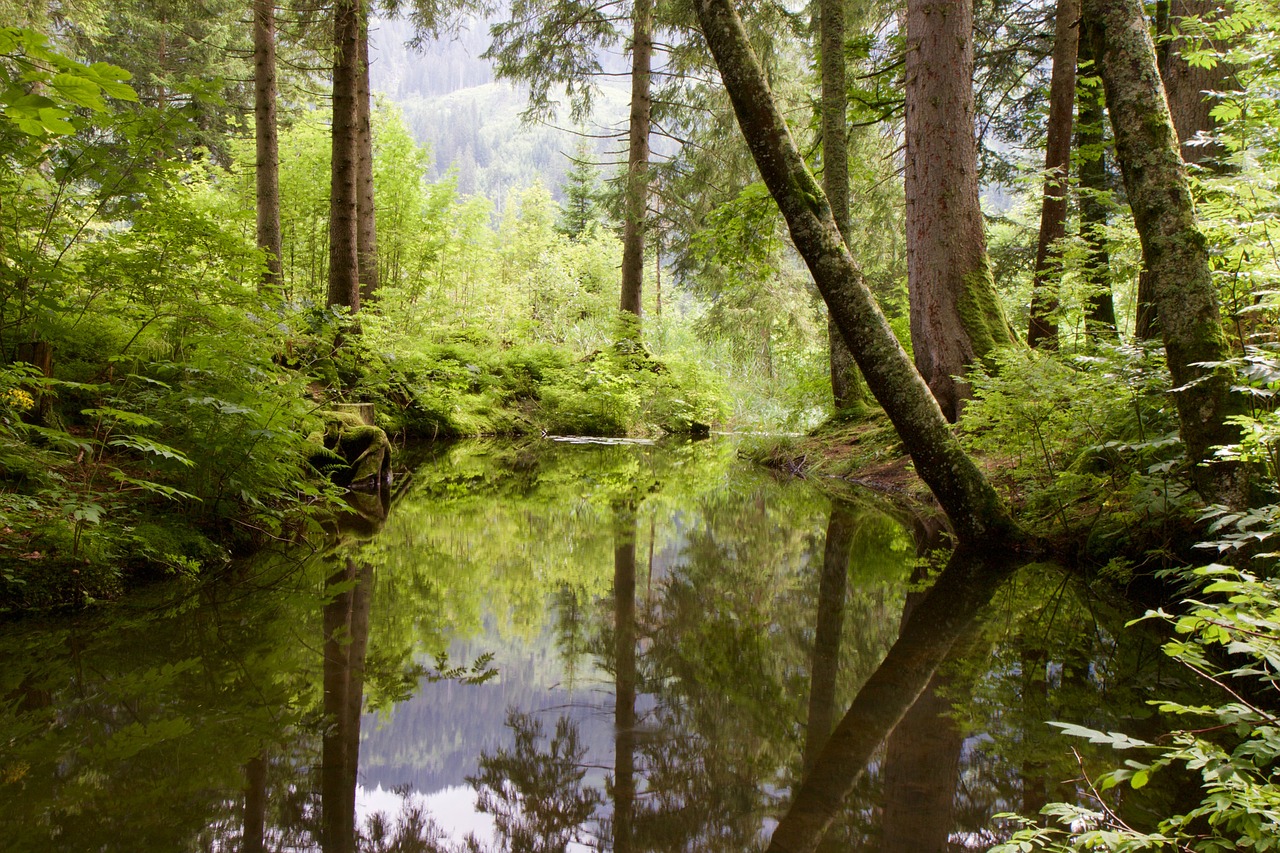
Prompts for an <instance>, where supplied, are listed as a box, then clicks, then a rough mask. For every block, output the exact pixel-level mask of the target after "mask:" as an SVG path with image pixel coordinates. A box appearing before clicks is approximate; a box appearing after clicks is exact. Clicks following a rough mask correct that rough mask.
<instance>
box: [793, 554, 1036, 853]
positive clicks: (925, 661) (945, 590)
mask: <svg viewBox="0 0 1280 853" xmlns="http://www.w3.org/2000/svg"><path fill="white" fill-rule="evenodd" d="M1015 556H1016V555H1014V554H1010V555H1009V556H1008V557H1005V556H1004V555H1003V554H1001V553H996V554H994V555H993V556H992V559H990V560H983V559H980V558H979V557H978V556H976V555H975V554H973V553H972V551H971V550H970V549H968V548H965V547H962V548H961V549H960V550H957V551H956V552H955V553H954V554H953V555H952V557H951V560H950V561H949V562H948V564H947V567H946V569H944V570H943V572H942V573H941V574H940V575H938V579H937V581H936V582H935V583H934V585H933V588H932V589H931V590H930V591H929V593H928V595H926V596H925V597H924V598H923V599H922V600H921V601H920V602H919V603H918V604H917V605H916V607H915V608H914V610H913V611H912V614H911V620H910V622H908V623H907V625H906V627H905V629H904V630H903V631H902V634H901V635H900V636H899V637H898V641H897V642H896V643H894V644H893V648H891V649H890V650H889V654H888V655H887V656H886V657H885V659H884V662H883V663H881V664H880V666H879V668H878V669H876V671H875V672H874V673H873V674H872V676H871V678H870V679H868V680H867V683H866V684H865V685H863V687H862V689H861V690H860V691H858V695H857V696H856V697H855V698H854V700H853V705H852V706H851V707H850V708H849V711H848V713H846V714H845V715H844V718H843V719H842V720H841V721H840V723H839V725H837V726H836V728H835V731H833V732H832V733H831V738H830V740H828V741H827V745H826V746H825V747H824V748H823V750H822V752H821V754H820V755H819V756H818V758H817V760H816V761H815V762H814V766H813V770H812V771H811V772H810V773H809V774H808V775H807V776H806V777H805V780H804V782H803V783H802V784H801V785H800V787H799V790H797V791H796V794H795V797H794V799H793V800H792V803H791V809H790V810H789V811H788V812H787V814H786V816H785V817H783V819H782V822H781V823H779V824H778V828H777V830H775V831H774V834H773V839H772V841H771V842H770V844H769V850H770V851H772V853H802V851H803V853H809V851H813V850H816V849H817V847H818V844H819V843H820V842H821V841H822V837H823V836H824V835H825V834H826V832H827V829H828V828H829V827H830V826H831V823H832V821H833V820H834V819H835V816H836V814H837V813H838V812H839V810H840V809H841V807H842V805H843V803H844V802H845V800H846V799H847V798H848V796H849V793H850V792H851V791H852V790H853V787H854V784H855V783H856V782H857V781H858V777H859V776H861V775H862V772H863V770H864V769H865V767H866V765H867V762H868V761H870V759H871V756H872V753H874V752H875V749H876V747H878V746H879V745H880V744H881V743H882V742H883V741H884V739H885V737H886V736H888V734H889V732H891V731H892V730H893V728H894V726H895V725H897V723H898V721H899V720H901V719H902V718H903V716H905V715H906V713H907V711H908V710H910V708H911V706H912V705H913V704H915V701H916V699H917V698H919V696H920V694H921V693H923V692H924V690H925V689H926V687H927V686H928V684H929V682H930V680H932V678H933V675H934V673H935V672H936V671H937V669H938V667H939V666H940V665H941V663H942V662H943V660H944V659H945V658H946V657H947V655H948V653H950V651H951V649H952V647H953V645H955V643H956V642H957V641H958V640H960V639H961V637H962V636H963V635H964V634H965V633H966V630H967V629H968V628H969V626H970V625H971V624H973V622H974V620H975V618H976V617H977V616H978V614H979V613H980V612H981V611H982V610H983V609H984V608H985V607H986V606H987V604H988V603H989V602H990V601H991V597H992V595H994V594H995V591H996V589H997V588H998V587H999V586H1000V585H1001V584H1002V583H1003V582H1004V581H1005V579H1007V578H1008V577H1009V575H1010V574H1011V573H1012V572H1013V571H1014V568H1015V566H1014V564H1013V563H1012V562H1011V559H1010V558H1012V557H1015Z"/></svg>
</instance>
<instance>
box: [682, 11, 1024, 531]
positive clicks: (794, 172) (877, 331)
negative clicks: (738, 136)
mask: <svg viewBox="0 0 1280 853" xmlns="http://www.w3.org/2000/svg"><path fill="white" fill-rule="evenodd" d="M696 9H697V13H698V20H699V23H700V26H701V27H702V32H703V35H704V36H705V38H706V40H707V45H708V47H710V49H711V53H712V55H713V56H714V57H715V61H716V65H717V66H718V67H719V69H720V76H721V78H722V79H723V81H724V85H725V88H726V89H727V90H728V92H729V97H730V99H731V100H732V101H733V108H734V112H735V113H736V114H737V117H738V124H739V126H740V127H741V129H742V133H743V136H744V137H745V138H746V141H747V145H748V147H749V148H750V149H751V155H752V157H753V158H754V159H755V162H756V167H757V168H758V169H759V170H760V175H761V177H762V178H763V179H764V182H765V185H766V186H768V188H769V192H770V193H771V194H772V195H773V198H774V200H775V201H776V202H777V203H778V207H779V209H780V210H781V211H782V214H783V216H784V217H785V218H786V220H787V225H788V227H789V228H790V231H791V239H792V241H793V243H794V244H795V247H796V249H797V250H798V251H799V252H800V254H801V256H802V257H803V258H804V259H805V263H806V264H808V266H809V271H810V273H812V275H813V279H814V281H815V282H816V283H817V286H818V290H819V291H820V292H821V293H822V296H823V299H825V300H826V302H827V308H828V309H829V310H830V311H831V314H832V315H833V316H834V317H835V318H836V325H838V326H839V327H840V332H841V334H843V336H844V339H845V341H846V342H847V343H848V344H849V347H850V349H851V350H853V354H854V357H855V358H856V359H857V361H858V367H860V368H861V369H862V375H863V376H864V377H866V380H867V386H868V387H869V388H870V389H871V393H872V394H874V395H875V398H876V400H877V401H878V402H879V403H880V405H881V406H883V407H884V410H885V412H886V413H887V414H888V416H889V419H890V420H891V421H892V422H893V425H894V427H895V428H896V429H897V431H898V435H899V436H900V437H901V438H902V442H903V444H904V445H905V446H906V448H907V451H908V452H909V453H910V454H911V458H912V460H913V461H914V462H915V466H916V471H917V472H918V473H919V474H920V477H921V478H922V479H923V480H924V481H925V483H927V484H928V485H929V487H930V488H931V489H932V490H933V493H934V495H935V496H936V497H937V498H938V502H939V503H940V504H941V505H942V508H943V510H944V511H945V512H946V513H947V516H948V518H949V519H950V520H951V524H952V526H953V528H954V529H955V531H956V534H957V536H959V538H960V539H961V541H964V542H977V541H984V542H986V543H988V546H989V547H993V548H999V547H1006V546H1010V545H1013V544H1015V543H1016V542H1020V541H1021V538H1020V534H1019V532H1018V530H1017V528H1016V526H1015V525H1014V524H1013V521H1012V520H1011V518H1010V516H1009V513H1008V510H1007V509H1006V507H1005V506H1004V504H1003V502H1002V501H1001V500H1000V498H999V496H998V495H997V494H996V492H995V490H994V489H993V488H992V487H991V484H990V483H989V482H988V481H987V479H986V478H985V477H984V476H983V475H982V472H981V471H979V470H978V468H977V466H976V465H974V463H973V460H972V459H970V458H969V457H968V456H967V455H966V454H965V452H964V450H962V449H961V447H960V445H959V443H958V442H957V441H956V438H955V436H954V435H952V433H951V429H950V427H949V426H948V424H947V420H946V418H945V417H943V414H942V410H941V409H940V408H939V407H938V403H937V401H936V400H934V398H933V396H932V395H931V394H930V392H929V388H928V386H927V385H925V383H924V380H923V379H922V378H921V376H920V374H919V373H917V372H916V370H915V369H914V368H913V367H912V366H911V359H910V357H908V356H907V354H906V352H905V351H904V350H903V349H902V345H901V344H899V343H898V339H897V338H896V337H894V335H893V331H892V330H891V329H890V328H889V324H888V322H887V321H886V320H885V318H884V315H883V314H882V313H881V312H880V308H879V306H877V305H876V302H875V299H874V297H872V295H871V291H870V290H869V289H868V288H867V284H866V281H865V280H864V279H863V276H862V271H861V270H860V269H859V268H858V266H857V264H856V263H855V262H854V260H853V257H852V255H850V254H849V251H848V248H847V247H846V246H845V244H844V241H843V240H842V239H841V238H840V232H839V230H838V229H837V227H836V223H835V220H834V219H833V218H832V216H831V207H830V205H829V204H828V203H827V200H826V197H825V196H824V195H823V193H822V189H821V188H820V187H819V186H818V183H817V181H815V180H814V179H813V175H812V174H810V173H809V170H808V168H806V166H805V163H804V159H803V158H802V157H801V156H800V152H799V151H798V150H797V148H796V146H795V142H794V141H793V140H792V139H791V134H790V133H789V132H788V130H787V125H786V121H785V120H784V119H783V117H782V114H781V113H780V112H779V110H778V107H777V104H776V103H775V101H774V99H773V94H772V92H770V90H769V86H768V83H767V82H765V78H764V72H763V71H762V70H761V68H760V63H759V61H758V60H757V59H756V56H755V54H754V52H752V50H751V46H750V43H749V42H748V40H747V35H746V32H745V30H744V29H743V26H742V21H741V19H739V17H738V15H737V12H735V11H734V8H733V6H732V4H731V2H730V0H697V3H696Z"/></svg>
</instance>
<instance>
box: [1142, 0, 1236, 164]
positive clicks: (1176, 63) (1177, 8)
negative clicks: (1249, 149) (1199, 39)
mask: <svg viewBox="0 0 1280 853" xmlns="http://www.w3.org/2000/svg"><path fill="white" fill-rule="evenodd" d="M1162 5H1167V9H1166V10H1165V14H1166V17H1167V21H1166V22H1163V23H1164V26H1162V27H1160V28H1159V31H1160V33H1161V34H1162V35H1168V36H1170V40H1169V41H1167V42H1164V43H1162V44H1161V45H1160V51H1159V62H1160V77H1161V79H1162V80H1163V81H1164V88H1165V94H1166V96H1167V98H1168V101H1169V113H1170V115H1171V116H1172V118H1173V127H1174V130H1175V131H1176V132H1177V134H1178V143H1179V148H1180V151H1181V153H1182V160H1183V162H1185V163H1196V164H1212V163H1213V162H1214V161H1216V160H1217V158H1219V157H1221V155H1222V153H1223V151H1222V148H1221V147H1220V146H1217V145H1197V144H1194V140H1195V138H1196V135H1197V134H1199V133H1200V132H1202V131H1203V132H1205V133H1208V132H1210V131H1212V130H1213V129H1214V127H1215V122H1214V120H1213V116H1211V115H1210V114H1209V111H1210V110H1211V109H1212V108H1213V105H1214V101H1213V100H1212V99H1211V98H1209V97H1208V96H1206V95H1205V93H1206V92H1220V91H1223V90H1224V89H1227V88H1230V87H1231V86H1232V83H1233V78H1234V76H1235V69H1233V68H1232V67H1231V66H1230V65H1227V64H1225V63H1218V64H1217V65H1215V66H1214V67H1212V68H1203V67H1200V66H1195V65H1192V64H1191V63H1189V62H1187V60H1186V59H1185V58H1183V53H1184V45H1186V44H1187V40H1186V39H1185V38H1182V37H1179V36H1178V35H1176V31H1177V30H1178V28H1179V26H1180V23H1181V21H1182V19H1183V18H1186V17H1189V16H1195V17H1199V18H1201V19H1203V20H1214V19H1215V18H1217V17H1219V15H1218V10H1219V8H1220V7H1221V6H1222V2H1221V0H1169V2H1168V3H1167V4H1162Z"/></svg>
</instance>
